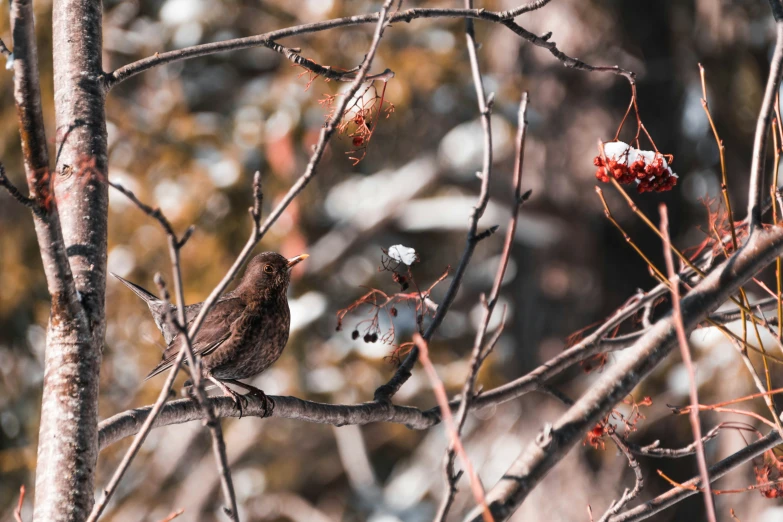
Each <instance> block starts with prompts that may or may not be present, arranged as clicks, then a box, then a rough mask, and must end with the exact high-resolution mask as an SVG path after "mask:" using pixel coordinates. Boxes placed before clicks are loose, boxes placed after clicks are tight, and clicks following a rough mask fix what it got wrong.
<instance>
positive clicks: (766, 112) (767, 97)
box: [746, 0, 783, 234]
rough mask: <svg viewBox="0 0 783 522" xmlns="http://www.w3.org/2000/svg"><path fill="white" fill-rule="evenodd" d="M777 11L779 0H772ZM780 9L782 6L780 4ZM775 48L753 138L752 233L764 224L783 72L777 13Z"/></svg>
mask: <svg viewBox="0 0 783 522" xmlns="http://www.w3.org/2000/svg"><path fill="white" fill-rule="evenodd" d="M770 1H771V5H772V8H773V13H774V12H775V11H776V9H775V6H776V5H778V3H779V0H770ZM778 9H780V7H779V6H778ZM775 20H776V21H775V35H776V37H775V38H776V39H775V52H774V53H773V55H772V61H771V63H770V68H769V77H768V78H767V87H766V88H765V89H764V99H763V101H762V102H761V110H760V111H759V117H758V120H757V121H756V134H755V137H754V138H753V161H752V163H751V166H750V181H749V182H748V216H747V218H746V219H748V221H749V227H750V231H749V233H750V234H752V233H753V231H754V230H755V229H757V228H758V227H759V226H760V225H761V214H762V209H761V204H762V200H763V199H764V162H765V160H766V158H767V130H768V129H769V126H770V122H771V121H772V111H773V108H774V104H775V96H776V95H777V92H778V87H779V86H780V76H781V73H783V20H779V19H778V16H777V15H776V16H775Z"/></svg>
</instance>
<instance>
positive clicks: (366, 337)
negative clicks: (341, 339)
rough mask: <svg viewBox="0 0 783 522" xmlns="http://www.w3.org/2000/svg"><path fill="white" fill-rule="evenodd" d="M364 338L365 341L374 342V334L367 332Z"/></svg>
mask: <svg viewBox="0 0 783 522" xmlns="http://www.w3.org/2000/svg"><path fill="white" fill-rule="evenodd" d="M362 339H363V340H364V342H365V343H371V342H372V340H371V339H372V335H370V334H368V333H366V334H364V337H363V338H362Z"/></svg>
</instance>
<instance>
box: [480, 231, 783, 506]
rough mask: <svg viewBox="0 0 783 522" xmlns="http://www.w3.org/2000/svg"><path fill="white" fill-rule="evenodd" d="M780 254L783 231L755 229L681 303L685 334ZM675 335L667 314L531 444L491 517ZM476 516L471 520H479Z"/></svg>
mask: <svg viewBox="0 0 783 522" xmlns="http://www.w3.org/2000/svg"><path fill="white" fill-rule="evenodd" d="M781 253H783V229H781V228H775V229H772V230H759V231H758V232H757V233H756V234H754V235H752V236H751V238H750V239H749V240H748V243H747V244H746V246H745V247H744V248H742V249H740V250H739V251H738V252H736V253H735V254H734V255H733V256H732V257H731V258H730V259H729V260H727V261H726V262H724V263H723V264H721V265H720V266H719V267H718V268H716V269H715V270H714V271H713V272H712V273H710V274H709V275H708V276H707V277H706V278H705V279H703V280H702V281H701V282H700V283H699V284H698V285H696V286H695V287H694V289H693V290H691V292H689V294H688V295H687V296H685V297H684V298H683V300H682V318H683V322H684V325H685V329H686V331H690V330H692V329H693V328H694V327H696V325H697V324H698V323H699V322H700V321H702V320H703V319H704V318H705V317H706V316H707V314H708V313H709V312H711V311H712V310H714V309H716V308H717V307H718V306H720V305H721V304H722V303H723V302H724V301H726V300H727V299H728V298H729V297H730V296H731V295H733V293H734V292H736V290H737V289H738V288H739V287H740V286H741V285H742V284H744V283H745V282H746V281H748V280H749V279H750V278H751V277H753V275H755V274H756V273H757V272H758V271H759V270H761V269H762V268H763V267H764V266H766V265H767V264H768V263H770V262H771V261H772V260H773V259H774V258H775V257H777V256H778V255H780V254H781ZM675 343H676V335H675V329H674V319H673V317H672V316H671V315H668V316H666V317H665V318H663V319H661V320H659V321H658V322H657V323H656V324H655V325H654V326H653V327H652V328H651V329H650V330H648V331H647V332H646V333H645V335H643V336H642V337H641V338H640V339H639V340H638V341H637V342H636V343H635V344H634V346H633V348H632V350H633V354H632V355H630V356H629V357H627V358H625V359H624V360H622V361H620V362H619V363H617V364H615V365H613V366H611V367H610V368H608V369H607V370H606V371H605V372H604V374H603V375H602V376H601V377H600V378H599V379H598V381H597V382H596V383H595V384H594V385H593V386H592V387H591V388H590V389H589V390H588V391H587V393H585V395H584V396H583V397H581V398H580V399H579V400H578V401H577V402H576V403H575V404H574V406H573V407H571V408H570V409H569V410H568V411H567V412H566V413H565V414H564V415H562V416H561V417H560V418H559V419H558V420H557V421H556V422H555V423H554V425H552V426H551V427H548V428H546V429H545V430H544V432H543V433H542V434H540V435H539V437H538V438H537V440H536V441H534V442H532V443H530V444H529V445H528V447H527V448H526V449H525V450H524V451H523V453H522V455H521V456H520V457H519V458H518V459H517V460H516V461H515V462H514V463H513V464H512V465H511V467H510V468H509V469H508V471H507V472H506V474H505V475H504V476H503V478H502V479H501V480H500V481H499V482H498V484H497V485H496V486H495V487H494V488H492V489H491V490H490V491H489V493H488V494H487V499H488V500H489V501H490V508H491V509H492V513H493V515H495V516H496V518H497V519H499V520H505V519H506V518H507V517H509V516H510V515H511V514H512V513H513V512H514V511H515V510H516V509H517V507H519V505H520V504H521V503H522V502H523V501H524V499H525V498H526V497H527V495H528V494H529V493H530V491H532V490H533V489H534V488H535V487H536V485H537V484H538V483H539V482H540V481H541V479H542V478H543V477H544V476H545V475H546V473H547V472H548V471H549V470H550V469H551V468H552V467H553V466H554V465H555V464H556V463H557V462H558V461H559V460H560V459H562V458H563V457H564V456H565V454H566V453H567V452H568V450H570V449H571V447H572V446H573V445H574V444H575V443H576V442H577V441H578V440H580V439H581V438H582V437H583V435H584V433H586V432H587V430H588V429H589V428H590V427H591V426H593V425H594V424H595V423H596V422H598V421H599V420H600V419H601V418H602V417H603V416H604V415H605V414H606V413H607V412H608V411H609V410H610V409H611V408H612V407H613V406H614V405H615V404H616V403H617V402H618V401H620V400H622V398H623V397H625V396H626V395H627V394H628V393H630V392H631V390H633V388H634V386H636V384H638V383H639V382H640V381H641V380H642V379H643V378H644V377H645V376H646V375H647V374H648V373H649V372H650V371H652V369H653V368H655V366H656V365H657V364H658V363H659V362H660V361H661V360H663V358H664V357H666V356H667V355H668V354H669V353H670V352H671V351H672V349H673V348H674V346H675ZM480 517H481V514H480V513H477V512H474V513H471V514H470V516H469V519H470V520H479V519H480Z"/></svg>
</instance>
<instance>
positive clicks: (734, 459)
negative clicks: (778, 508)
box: [609, 431, 780, 522]
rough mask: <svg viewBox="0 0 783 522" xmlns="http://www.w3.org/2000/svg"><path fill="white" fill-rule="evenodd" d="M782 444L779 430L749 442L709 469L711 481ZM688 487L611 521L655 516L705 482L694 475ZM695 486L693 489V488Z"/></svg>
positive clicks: (695, 492)
mask: <svg viewBox="0 0 783 522" xmlns="http://www.w3.org/2000/svg"><path fill="white" fill-rule="evenodd" d="M778 444H780V434H779V433H778V432H777V431H772V432H770V433H769V434H768V435H766V436H764V437H762V438H761V439H759V440H757V441H756V442H753V443H751V444H748V445H747V446H746V447H744V448H742V449H741V450H739V451H738V452H736V453H734V454H733V455H731V456H729V457H726V458H725V459H723V460H721V461H720V462H718V463H717V464H715V465H714V466H712V467H710V469H709V476H710V480H711V481H713V482H714V481H716V480H718V479H719V478H721V477H723V476H724V475H726V474H727V473H728V472H729V471H731V470H733V469H735V468H737V467H739V466H741V465H742V464H745V463H746V462H748V461H750V460H751V459H753V458H755V457H757V456H759V455H761V454H762V453H764V452H765V451H767V450H769V449H771V448H774V447H775V446H777V445H778ZM682 485H683V486H686V487H676V488H672V489H670V490H669V491H667V492H666V493H663V494H661V495H658V496H657V497H655V498H654V499H652V500H650V501H649V502H645V503H644V504H642V505H640V506H637V507H635V508H633V509H629V510H628V511H625V512H624V513H620V514H619V515H616V516H613V517H611V518H610V519H609V522H632V521H636V520H644V519H646V518H649V517H651V516H653V515H654V514H656V513H660V512H661V511H663V510H664V509H666V508H668V507H671V506H673V505H674V504H676V503H677V502H680V501H681V500H683V499H685V498H688V497H690V496H691V495H695V494H697V493H698V492H699V489H700V488H701V487H703V483H702V481H701V478H700V477H698V476H697V477H694V478H692V479H690V480H689V481H687V482H684V483H683V484H682ZM691 488H693V489H691Z"/></svg>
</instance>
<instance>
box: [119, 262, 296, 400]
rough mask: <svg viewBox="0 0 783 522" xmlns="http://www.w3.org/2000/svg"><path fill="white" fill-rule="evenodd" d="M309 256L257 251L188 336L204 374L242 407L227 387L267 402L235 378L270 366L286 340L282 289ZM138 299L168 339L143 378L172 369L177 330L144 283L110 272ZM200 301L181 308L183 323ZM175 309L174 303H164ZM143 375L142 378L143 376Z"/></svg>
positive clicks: (286, 318) (177, 345) (285, 303)
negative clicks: (233, 286) (229, 289)
mask: <svg viewBox="0 0 783 522" xmlns="http://www.w3.org/2000/svg"><path fill="white" fill-rule="evenodd" d="M307 257H308V256H307V255H306V254H303V255H301V256H297V257H294V258H291V259H286V258H285V257H283V256H281V255H280V254H276V253H274V252H264V253H262V254H258V255H257V256H255V257H254V258H253V259H252V260H250V263H249V264H248V266H247V269H246V270H245V274H244V275H243V276H242V280H241V281H240V282H239V285H237V287H236V289H234V290H233V291H232V292H229V293H227V294H225V295H224V296H223V297H222V298H221V299H220V300H219V301H218V302H217V304H215V306H214V307H213V308H212V310H211V311H210V312H209V315H208V316H207V317H206V319H205V320H204V323H203V324H202V326H201V328H200V329H199V331H198V333H197V334H196V336H195V338H194V339H193V351H194V353H196V354H198V355H200V356H201V371H202V375H203V377H204V378H206V379H209V380H210V381H212V382H213V383H215V384H216V385H217V386H218V387H220V389H221V390H223V393H225V394H226V395H228V396H230V397H232V398H233V399H234V401H235V402H236V403H237V405H238V406H239V407H240V410H241V408H242V405H241V401H243V400H244V399H242V396H241V395H239V394H237V393H236V392H235V391H234V390H232V389H231V388H229V387H228V386H227V385H226V383H229V384H234V385H236V386H239V387H241V388H244V389H245V390H248V391H249V392H250V394H254V395H258V396H260V397H262V398H263V399H264V400H265V401H267V402H266V404H267V406H268V407H272V406H273V405H272V404H271V401H269V399H266V396H265V395H264V392H262V391H261V390H259V389H258V388H255V387H253V386H250V385H248V384H245V383H242V382H239V381H238V379H247V378H250V377H253V376H255V375H258V374H259V373H261V372H263V371H264V370H266V369H267V368H269V366H271V365H272V363H274V362H275V361H276V360H277V359H278V358H279V357H280V354H281V353H282V352H283V348H285V345H286V343H287V342H288V330H289V326H290V313H289V310H288V299H287V297H286V291H287V290H288V284H289V282H290V270H291V268H293V267H294V266H295V265H296V264H298V263H299V262H300V261H302V260H304V259H306V258H307ZM112 275H114V277H116V278H117V279H119V280H120V281H122V282H123V283H124V284H125V285H127V286H128V288H130V289H131V290H133V292H134V293H135V294H136V295H138V296H139V297H140V298H141V299H143V300H144V301H145V302H146V303H147V306H148V307H149V309H150V312H152V317H153V318H154V320H155V324H156V325H157V326H158V328H159V329H160V330H161V333H162V334H163V338H164V339H165V341H166V343H167V344H168V346H167V348H166V350H165V351H164V352H163V360H161V362H160V364H158V365H157V366H156V367H155V368H153V369H152V371H151V372H150V373H149V375H147V379H149V378H151V377H154V376H156V375H158V374H159V373H162V372H164V371H166V370H167V369H169V368H171V366H172V365H173V364H174V360H175V359H176V358H177V354H178V353H179V350H180V349H181V346H180V343H179V342H178V340H177V332H176V331H175V330H174V329H173V328H172V326H171V325H170V324H168V323H167V322H166V319H165V312H166V304H165V303H164V302H163V301H161V300H160V299H158V298H157V297H155V296H154V295H153V294H151V293H150V292H148V291H147V290H145V289H144V288H142V287H140V286H138V285H136V284H134V283H131V282H130V281H127V280H125V279H123V278H122V277H120V276H118V275H116V274H112ZM202 305H203V303H197V304H192V305H189V306H187V307H185V317H186V320H187V323H188V326H190V324H191V323H192V321H193V320H194V319H195V318H196V315H198V312H199V310H201V307H202ZM169 307H170V311H171V312H172V313H174V312H175V311H176V308H175V307H174V306H172V305H169ZM145 380H146V379H145Z"/></svg>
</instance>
